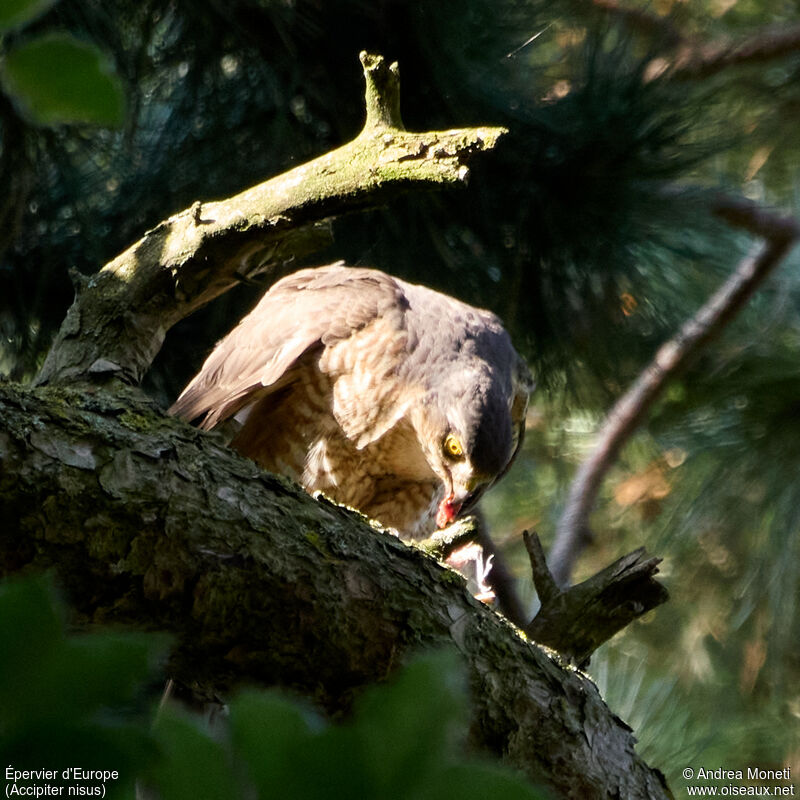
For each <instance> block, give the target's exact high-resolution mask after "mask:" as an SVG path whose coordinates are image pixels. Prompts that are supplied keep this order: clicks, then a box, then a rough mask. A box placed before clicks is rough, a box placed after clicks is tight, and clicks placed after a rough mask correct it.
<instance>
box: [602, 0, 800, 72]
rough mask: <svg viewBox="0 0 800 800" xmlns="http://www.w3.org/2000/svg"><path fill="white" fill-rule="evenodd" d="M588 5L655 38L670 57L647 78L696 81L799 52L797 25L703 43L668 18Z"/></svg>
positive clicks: (611, 0) (613, 0) (607, 2)
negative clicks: (733, 68)
mask: <svg viewBox="0 0 800 800" xmlns="http://www.w3.org/2000/svg"><path fill="white" fill-rule="evenodd" d="M590 3H591V5H592V6H593V7H594V8H596V9H599V10H600V11H604V12H606V13H607V14H609V15H612V16H614V17H616V18H617V19H619V20H620V21H621V22H622V23H623V24H625V25H627V26H628V27H629V28H631V29H632V30H635V31H637V32H638V33H642V34H644V35H646V36H651V37H653V36H654V37H658V39H659V44H660V45H661V46H662V47H664V48H667V49H668V50H672V51H673V56H672V57H671V58H667V57H665V56H663V55H662V56H659V57H658V58H656V59H653V61H652V62H651V63H650V65H649V68H648V69H647V70H646V71H645V74H646V75H647V79H649V80H652V79H653V78H656V77H661V76H664V77H666V78H669V79H672V80H697V79H702V78H707V77H709V76H711V75H715V74H716V73H718V72H722V71H723V70H725V69H728V68H729V67H734V66H740V65H743V64H759V63H763V62H765V61H771V60H772V59H774V58H781V57H782V56H785V55H787V54H789V53H796V52H797V51H798V50H800V25H790V26H783V27H777V26H774V25H770V26H768V27H765V28H762V29H761V30H758V31H755V32H754V33H751V34H750V35H749V36H745V37H744V38H742V39H740V40H738V41H731V40H729V39H712V40H709V41H704V40H702V39H699V38H698V37H696V36H689V35H687V34H684V33H683V32H682V31H681V30H680V28H678V27H677V26H676V25H675V24H674V23H673V22H672V21H671V20H670V19H669V18H668V17H659V16H658V15H656V14H652V13H650V12H649V11H646V10H644V9H641V8H633V7H630V6H626V5H622V4H620V3H618V2H617V0H590Z"/></svg>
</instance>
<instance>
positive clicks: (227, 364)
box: [171, 264, 530, 538]
mask: <svg viewBox="0 0 800 800" xmlns="http://www.w3.org/2000/svg"><path fill="white" fill-rule="evenodd" d="M529 389H530V375H529V373H528V370H527V368H526V366H525V364H524V362H523V360H522V359H521V358H520V356H519V355H518V354H517V353H516V351H515V350H514V347H513V346H512V344H511V340H510V338H509V336H508V334H507V333H506V331H505V330H504V329H503V326H502V324H501V323H500V320H499V319H498V318H497V317H496V316H495V315H494V314H492V313H490V312H488V311H484V310H481V309H477V308H473V307H472V306H469V305H466V304H465V303H462V302H459V301H458V300H455V299H453V298H451V297H447V296H446V295H443V294H440V293H439V292H435V291H433V290H431V289H427V288H425V287H423V286H417V285H414V284H411V283H406V282H405V281H402V280H399V279H397V278H393V277H390V276H389V275H386V274H385V273H383V272H379V271H377V270H372V269H361V268H355V267H345V266H343V265H341V264H335V265H332V266H327V267H320V268H317V269H305V270H301V271H300V272H296V273H295V274H293V275H290V276H288V277H286V278H284V279H283V280H281V281H279V282H278V283H276V284H275V285H274V286H273V287H272V288H271V289H270V290H269V291H268V292H267V293H266V294H265V295H264V297H263V298H262V299H261V301H260V302H259V303H258V305H257V306H256V307H255V309H254V310H253V311H252V312H251V313H250V314H249V315H248V316H246V317H245V318H244V319H243V320H242V321H241V322H240V323H239V325H238V327H236V328H235V329H234V330H233V331H232V332H231V333H230V334H228V335H227V336H226V337H225V338H224V339H222V341H221V342H219V344H218V345H217V347H216V349H215V350H214V351H213V352H212V353H211V355H210V356H209V357H208V359H207V360H206V362H205V364H204V365H203V367H202V369H201V370H200V372H199V374H198V375H197V376H196V377H195V378H194V379H193V380H192V381H191V383H189V385H188V386H187V387H186V389H185V390H184V391H183V393H182V394H181V396H180V397H179V398H178V400H177V401H176V402H175V404H174V405H173V407H172V409H171V411H172V412H173V413H175V414H178V415H180V416H181V417H184V418H186V419H189V420H193V419H196V418H198V417H202V419H201V421H200V426H201V427H202V428H207V429H208V428H213V427H215V426H216V425H218V424H220V423H221V422H223V421H224V420H226V419H229V418H233V419H234V420H235V426H236V427H237V428H238V430H237V432H236V433H235V435H234V437H233V440H232V442H231V444H232V446H233V447H234V448H236V449H237V450H238V451H240V452H241V453H243V454H244V455H246V456H249V457H251V458H252V459H254V460H255V461H257V462H258V463H259V464H261V465H262V466H264V467H265V468H266V469H268V470H270V471H272V472H277V473H281V474H284V475H287V476H289V477H291V478H293V479H295V480H296V481H298V482H299V483H300V484H302V486H303V487H304V488H305V489H306V490H307V491H309V492H314V491H321V492H323V493H325V494H326V495H328V496H329V497H331V498H332V499H333V500H335V501H337V502H339V503H342V504H345V505H348V506H352V507H354V508H357V509H359V510H360V511H362V512H363V513H364V514H367V515H368V516H369V517H371V518H373V519H376V520H378V521H379V522H381V523H382V524H383V525H385V526H386V527H389V528H393V529H395V530H396V531H397V532H398V533H399V534H400V535H401V536H403V537H406V538H420V537H423V536H426V535H428V534H429V533H430V532H431V530H432V528H433V521H434V520H435V521H436V523H437V524H438V525H439V526H440V527H443V526H444V525H446V524H448V523H450V522H452V521H453V520H454V519H455V518H456V517H457V516H458V515H459V514H461V513H464V512H465V511H466V510H467V509H469V508H470V507H471V506H473V505H474V503H475V502H476V501H477V499H478V498H479V497H480V496H481V494H482V493H483V492H484V491H485V490H486V488H487V487H488V486H490V485H491V484H492V483H493V482H494V481H496V480H497V479H498V477H500V476H501V475H502V474H503V473H504V472H505V471H506V470H507V469H508V467H509V465H510V463H511V461H512V459H513V458H514V456H515V454H516V451H517V449H518V447H519V445H520V442H521V439H522V433H523V428H524V419H525V409H526V406H527V401H528V391H529Z"/></svg>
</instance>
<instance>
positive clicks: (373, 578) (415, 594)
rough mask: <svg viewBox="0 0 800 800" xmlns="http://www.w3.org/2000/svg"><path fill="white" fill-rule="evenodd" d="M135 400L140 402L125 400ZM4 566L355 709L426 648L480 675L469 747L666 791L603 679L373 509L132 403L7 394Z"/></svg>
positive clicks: (532, 765)
mask: <svg viewBox="0 0 800 800" xmlns="http://www.w3.org/2000/svg"><path fill="white" fill-rule="evenodd" d="M128 394H132V392H128ZM0 459H1V460H0V464H2V472H0V518H2V519H3V521H4V525H3V527H2V529H1V530H0V565H1V566H2V572H3V573H6V574H7V573H9V572H17V571H20V570H27V569H38V568H42V567H49V568H52V569H53V570H54V571H55V572H56V573H57V574H58V576H59V578H60V580H61V582H62V583H63V584H64V585H65V587H66V589H67V591H68V594H69V596H70V598H71V600H72V602H73V604H74V607H75V608H76V609H77V610H78V612H79V613H80V615H81V617H82V621H83V622H84V623H86V624H103V625H107V624H111V623H127V624H130V623H133V624H135V625H137V626H139V627H141V626H142V624H143V621H145V620H147V621H148V623H147V624H148V625H149V627H151V628H153V629H155V630H167V631H170V632H171V633H172V634H173V635H174V637H175V640H176V646H175V649H174V655H173V658H172V663H171V665H170V672H171V674H172V675H174V676H175V677H177V678H178V679H179V680H183V681H186V682H189V683H191V685H193V686H197V687H198V688H200V689H202V688H207V689H211V690H212V691H217V690H222V691H225V690H227V689H230V688H231V687H234V686H236V685H238V684H240V683H242V682H244V681H249V682H253V681H255V682H259V683H267V684H279V685H283V686H287V687H290V688H293V689H296V690H298V691H301V692H303V693H304V694H306V695H307V696H310V697H312V698H314V699H315V700H316V701H317V702H318V703H320V704H321V705H322V706H324V707H325V708H327V709H328V710H330V711H337V710H341V709H342V708H345V707H346V706H347V705H348V703H349V701H350V699H351V698H352V696H353V694H354V693H355V692H356V691H357V690H358V688H359V687H360V686H362V685H363V684H364V683H367V682H371V681H375V680H378V679H380V678H382V677H383V676H385V675H386V674H387V673H388V672H390V671H391V670H392V669H393V668H394V667H395V666H397V665H398V664H399V663H402V662H403V661H404V660H405V659H406V658H408V657H409V656H410V655H411V654H413V651H414V650H415V649H417V648H419V647H423V646H424V647H432V646H441V645H449V646H452V647H455V648H456V649H457V650H459V651H460V652H461V653H462V654H463V657H464V660H465V662H466V664H467V666H468V670H469V675H470V681H471V687H472V696H473V708H474V712H473V719H472V724H471V729H470V736H471V741H472V744H473V745H474V746H475V747H477V748H480V749H482V750H486V751H489V752H492V753H494V754H496V755H498V756H500V757H501V758H502V759H504V760H505V761H506V762H507V763H509V764H513V765H515V766H516V767H518V768H519V769H522V770H524V771H525V772H526V773H527V774H528V775H529V776H531V777H532V778H533V779H534V780H537V781H540V782H544V783H546V784H548V785H549V786H551V787H552V788H553V789H554V790H555V791H556V792H557V793H558V795H559V796H561V797H567V798H609V797H626V798H667V797H670V794H669V791H668V790H667V789H666V787H665V785H664V783H663V778H662V776H661V775H660V773H658V772H657V771H654V770H651V769H649V768H648V767H647V766H646V765H645V764H644V763H643V762H642V761H641V760H640V759H639V758H638V757H637V756H636V755H635V752H634V739H633V737H632V735H631V731H630V730H629V729H628V728H627V726H625V724H624V723H622V722H621V721H620V720H619V719H617V718H616V717H615V716H614V715H613V714H612V713H611V712H610V711H609V710H608V709H607V708H606V707H605V705H604V704H603V702H602V700H601V699H600V696H599V694H598V692H597V689H596V688H595V686H594V685H593V684H592V683H591V681H589V680H588V679H587V678H586V677H585V676H584V675H582V674H581V673H580V672H577V671H575V670H568V669H564V668H563V667H562V666H560V665H559V664H558V663H557V662H556V661H554V660H553V658H552V657H551V656H550V655H548V654H547V653H546V652H545V651H544V650H543V649H541V648H539V647H538V646H536V645H534V644H532V643H530V642H528V641H526V640H525V639H524V637H522V636H521V635H520V633H519V631H518V630H517V629H516V628H513V627H512V626H511V625H509V624H508V623H506V622H505V621H504V620H503V619H502V618H501V617H499V616H498V615H496V614H495V613H494V612H492V611H491V610H490V609H488V608H486V607H485V606H483V605H482V604H480V603H478V602H477V601H475V600H474V599H473V598H472V597H471V596H470V595H469V593H468V592H466V591H465V589H464V584H463V580H462V579H461V578H460V577H459V576H458V575H456V574H455V573H454V572H452V571H450V570H448V569H446V568H445V567H443V566H441V565H440V564H438V563H437V562H436V561H435V560H434V559H432V558H430V557H428V556H427V555H425V554H424V553H423V552H422V551H421V550H419V549H418V548H415V547H411V546H408V545H405V544H403V543H402V542H401V541H399V540H398V539H396V538H394V537H392V536H390V535H388V534H387V533H384V532H382V531H379V530H375V529H373V528H371V527H370V526H369V525H367V524H366V522H365V521H363V518H360V517H359V516H358V515H355V514H353V513H350V512H347V511H346V510H344V509H341V508H339V507H336V506H333V505H330V504H327V503H318V502H315V501H314V500H313V499H312V498H310V497H308V496H307V495H306V494H304V493H303V492H302V491H301V490H300V489H299V488H296V487H294V486H292V485H290V484H289V483H288V482H286V481H284V480H282V479H280V478H276V477H273V476H270V475H268V474H266V473H264V472H262V471H261V470H260V469H258V467H257V466H256V465H255V464H253V463H252V462H250V461H247V460H246V459H243V458H241V457H240V456H238V455H237V454H236V453H234V452H233V451H231V450H230V449H228V448H227V447H225V446H224V445H223V444H222V442H221V440H219V439H218V438H217V437H215V436H213V435H209V434H206V433H202V432H200V431H197V430H196V429H194V428H191V427H189V426H188V425H185V424H183V423H180V422H178V421H176V420H174V419H169V418H166V417H164V416H163V415H162V414H161V413H159V412H157V411H156V410H154V409H152V408H151V407H149V406H148V405H147V404H144V403H142V402H140V401H138V400H136V398H135V397H127V396H124V393H121V395H120V396H112V395H110V394H108V393H107V392H105V391H103V390H99V391H98V390H89V391H83V392H80V391H77V390H75V389H67V388H59V387H52V388H50V387H45V388H39V389H34V390H22V389H19V388H16V387H13V386H11V385H9V384H0Z"/></svg>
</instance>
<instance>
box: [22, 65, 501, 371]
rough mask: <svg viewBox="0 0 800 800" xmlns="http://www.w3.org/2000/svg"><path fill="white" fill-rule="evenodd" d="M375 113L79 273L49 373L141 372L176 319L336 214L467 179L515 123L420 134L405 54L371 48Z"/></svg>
mask: <svg viewBox="0 0 800 800" xmlns="http://www.w3.org/2000/svg"><path fill="white" fill-rule="evenodd" d="M361 62H362V65H363V68H364V77H365V80H366V84H367V89H366V105H367V113H366V124H365V126H364V129H363V130H362V131H361V133H360V134H359V135H358V136H357V137H356V138H355V139H354V140H353V141H351V142H348V143H347V144H345V145H343V146H342V147H339V148H338V149H336V150H333V151H331V152H329V153H326V154H325V155H322V156H320V157H319V158H316V159H314V160H313V161H309V162H308V163H306V164H302V165H301V166H298V167H295V168H294V169H291V170H289V171H288V172H284V173H282V174H281V175H278V176H276V177H274V178H272V179H270V180H268V181H265V182H264V183H260V184H258V185H256V186H253V187H252V188H250V189H247V190H246V191H244V192H241V193H240V194H238V195H235V196H234V197H229V198H226V199H224V200H217V201H213V202H202V203H201V202H196V203H194V204H193V205H192V206H191V207H190V208H188V209H185V210H184V211H181V212H180V213H178V214H175V215H174V216H172V217H170V218H169V219H167V220H164V221H163V222H161V223H160V224H159V225H157V226H156V227H155V228H153V229H152V230H150V231H148V232H147V233H146V234H145V235H144V236H143V237H142V239H140V240H139V241H138V242H136V243H135V244H134V245H132V246H131V247H129V248H128V249H127V250H126V251H125V252H124V253H121V254H120V255H119V256H117V257H116V258H115V259H113V260H112V261H111V262H109V263H108V264H106V265H105V267H103V269H102V270H100V272H99V273H98V274H97V275H94V276H92V277H91V278H89V279H78V286H77V297H76V299H75V302H74V303H73V305H72V307H71V308H70V310H69V312H68V314H67V318H66V320H65V322H64V324H63V326H62V328H61V330H60V331H59V333H58V335H57V337H56V340H55V342H54V344H53V347H52V349H51V350H50V353H49V354H48V356H47V359H46V361H45V363H44V366H43V367H42V370H41V372H40V374H39V376H38V378H37V382H38V383H40V384H44V383H52V382H57V381H65V380H82V379H86V378H93V379H97V378H98V377H100V376H104V375H113V376H115V377H118V378H122V379H123V380H124V381H125V382H127V383H131V384H136V383H138V382H139V381H140V380H141V378H142V376H143V375H144V373H145V372H146V370H147V369H148V368H149V366H150V364H151V363H152V360H153V358H154V357H155V355H156V353H157V352H158V350H159V349H160V347H161V344H162V342H163V339H164V335H165V334H166V332H167V330H169V328H170V327H172V326H173V325H174V324H175V323H176V322H178V321H179V320H181V319H183V318H184V317H185V316H187V315H189V314H190V313H191V312H192V311H194V310H196V309H197V308H199V307H200V306H202V305H204V304H205V303H207V302H209V301H210V300H212V299H213V298H215V297H217V296H218V295H220V294H222V293H223V292H225V291H226V290H227V289H229V288H230V287H231V286H233V285H234V284H235V283H236V282H237V281H238V280H242V279H246V278H252V277H253V276H255V275H259V274H262V273H264V272H269V271H271V270H273V269H275V268H276V267H277V266H279V265H281V264H283V263H286V262H289V263H291V262H292V261H294V260H295V259H297V258H298V257H301V256H304V255H307V254H309V253H310V252H313V251H314V250H317V249H319V247H320V246H321V245H322V244H327V243H328V242H329V240H330V234H329V232H327V220H328V219H329V218H331V217H333V216H336V215H338V214H343V213H345V212H350V211H355V210H359V209H363V208H366V207H368V206H375V205H380V204H381V203H384V202H386V201H388V200H390V199H391V198H392V197H395V196H397V195H398V194H400V193H401V192H404V191H407V190H409V189H411V188H414V189H416V190H421V189H431V188H439V187H442V186H446V185H451V184H458V183H463V182H464V181H465V180H466V178H467V175H468V168H467V161H468V160H469V158H470V157H471V156H472V155H474V154H475V153H477V152H480V151H483V150H487V149H490V148H492V147H494V145H495V144H496V142H497V140H498V139H499V137H500V136H501V135H502V134H503V133H504V129H503V128H492V127H484V128H464V129H457V130H449V131H428V132H425V133H411V132H409V131H406V130H405V129H404V128H403V125H402V121H401V119H400V99H399V98H400V88H399V74H398V70H397V65H396V64H393V65H391V66H389V65H387V64H386V62H385V61H384V59H383V58H382V57H380V56H373V55H368V54H367V53H362V54H361Z"/></svg>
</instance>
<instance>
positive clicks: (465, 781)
mask: <svg viewBox="0 0 800 800" xmlns="http://www.w3.org/2000/svg"><path fill="white" fill-rule="evenodd" d="M412 797H413V800H450V798H451V797H457V798H458V800H486V799H487V798H490V797H502V798H503V800H547V798H549V795H548V794H546V793H545V792H544V791H543V790H537V789H536V788H534V787H533V786H532V785H531V784H530V783H528V781H527V780H526V779H525V778H524V777H523V776H522V775H517V774H515V773H514V772H512V771H511V770H508V769H504V768H503V767H499V766H494V765H492V764H480V763H479V764H458V765H454V766H450V767H445V768H443V769H441V770H440V771H439V772H437V773H435V774H432V775H431V776H429V778H428V780H426V781H425V783H424V784H423V785H422V786H421V787H420V789H419V792H418V793H415V794H414V795H412Z"/></svg>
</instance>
